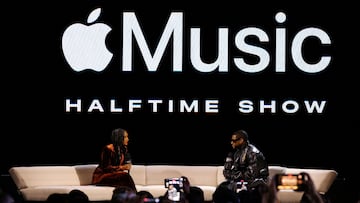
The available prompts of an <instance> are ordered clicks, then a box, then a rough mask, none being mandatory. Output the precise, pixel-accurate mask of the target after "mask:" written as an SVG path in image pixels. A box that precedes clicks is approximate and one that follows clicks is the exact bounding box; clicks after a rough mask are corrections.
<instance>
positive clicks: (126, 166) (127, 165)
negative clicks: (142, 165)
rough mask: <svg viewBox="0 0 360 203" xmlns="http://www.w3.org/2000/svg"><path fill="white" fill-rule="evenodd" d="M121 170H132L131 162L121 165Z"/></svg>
mask: <svg viewBox="0 0 360 203" xmlns="http://www.w3.org/2000/svg"><path fill="white" fill-rule="evenodd" d="M120 169H121V170H124V171H125V170H130V169H131V164H124V165H121V166H120Z"/></svg>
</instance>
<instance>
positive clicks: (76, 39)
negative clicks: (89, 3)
mask: <svg viewBox="0 0 360 203" xmlns="http://www.w3.org/2000/svg"><path fill="white" fill-rule="evenodd" d="M100 13H101V8H97V9H94V10H93V11H92V12H91V13H90V15H89V17H88V19H87V24H88V25H85V24H81V23H74V24H72V25H70V26H69V27H68V28H66V30H65V31H64V34H63V36H62V51H63V53H64V56H65V59H66V61H67V62H68V63H69V65H70V67H71V68H72V69H73V70H74V71H77V72H79V71H83V70H94V71H97V72H100V71H102V70H104V69H105V68H106V66H107V65H108V64H109V63H110V60H111V58H112V56H113V54H112V53H111V52H110V51H109V50H108V49H107V48H106V45H105V38H106V36H107V34H108V33H109V32H110V31H111V28H110V27H109V26H108V25H106V24H104V23H94V22H95V20H96V19H97V18H98V17H99V16H100Z"/></svg>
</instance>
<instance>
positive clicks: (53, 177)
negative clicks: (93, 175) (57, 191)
mask: <svg viewBox="0 0 360 203" xmlns="http://www.w3.org/2000/svg"><path fill="white" fill-rule="evenodd" d="M9 174H10V176H11V177H12V179H13V180H14V183H15V184H16V186H17V187H18V188H19V189H23V188H27V187H35V186H57V185H80V181H79V178H78V176H77V173H76V171H75V168H74V167H73V166H19V167H12V168H10V169H9Z"/></svg>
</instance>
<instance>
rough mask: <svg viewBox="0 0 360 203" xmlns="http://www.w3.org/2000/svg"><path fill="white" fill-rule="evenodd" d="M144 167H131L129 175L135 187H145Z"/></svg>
mask: <svg viewBox="0 0 360 203" xmlns="http://www.w3.org/2000/svg"><path fill="white" fill-rule="evenodd" d="M145 170H146V166H144V165H132V166H131V170H130V175H131V177H132V178H133V180H134V182H135V183H136V185H146V176H145V175H146V174H145Z"/></svg>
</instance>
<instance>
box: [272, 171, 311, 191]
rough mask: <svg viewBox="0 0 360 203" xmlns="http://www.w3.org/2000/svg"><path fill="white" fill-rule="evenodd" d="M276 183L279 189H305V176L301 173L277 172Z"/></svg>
mask: <svg viewBox="0 0 360 203" xmlns="http://www.w3.org/2000/svg"><path fill="white" fill-rule="evenodd" d="M275 184H276V188H277V189H278V190H294V191H304V187H305V177H304V176H303V175H301V174H276V175H275Z"/></svg>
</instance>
